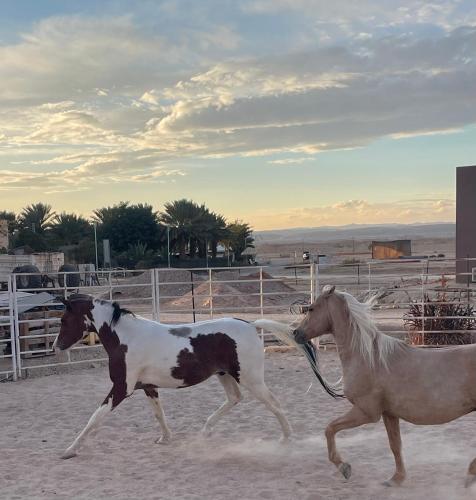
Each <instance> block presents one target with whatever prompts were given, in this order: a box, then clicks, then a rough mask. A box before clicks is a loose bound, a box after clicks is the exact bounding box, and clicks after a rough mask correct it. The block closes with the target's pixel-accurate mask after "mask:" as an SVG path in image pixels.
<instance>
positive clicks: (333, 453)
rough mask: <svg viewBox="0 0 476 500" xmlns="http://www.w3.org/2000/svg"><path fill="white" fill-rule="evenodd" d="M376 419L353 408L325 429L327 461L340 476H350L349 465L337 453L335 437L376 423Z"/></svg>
mask: <svg viewBox="0 0 476 500" xmlns="http://www.w3.org/2000/svg"><path fill="white" fill-rule="evenodd" d="M377 420H378V418H377V419H372V418H370V417H369V416H368V415H366V414H365V413H364V412H363V411H362V410H361V409H360V408H358V407H357V406H353V407H352V408H351V409H350V410H349V411H348V412H347V413H346V414H345V415H342V416H341V417H339V418H336V419H335V420H333V421H332V422H331V423H330V424H329V425H328V426H327V427H326V439H327V451H328V453H329V460H330V461H331V462H332V463H333V464H334V465H335V466H336V467H337V468H338V469H339V471H340V472H341V473H342V475H343V476H344V477H345V478H346V479H349V478H350V476H351V474H352V468H351V466H350V464H348V463H346V462H343V461H342V458H341V456H340V454H339V452H338V451H337V447H336V440H335V435H336V434H337V433H338V432H340V431H342V430H344V429H352V428H354V427H359V426H360V425H364V424H369V423H371V422H376V421H377Z"/></svg>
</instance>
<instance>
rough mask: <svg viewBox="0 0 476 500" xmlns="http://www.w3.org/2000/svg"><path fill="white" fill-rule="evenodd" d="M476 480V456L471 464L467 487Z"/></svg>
mask: <svg viewBox="0 0 476 500" xmlns="http://www.w3.org/2000/svg"><path fill="white" fill-rule="evenodd" d="M475 481H476V458H475V459H474V460H473V461H472V462H471V463H470V464H469V467H468V474H467V476H466V482H465V484H464V485H465V487H466V488H468V487H469V486H471V485H472V484H473V483H474V482H475Z"/></svg>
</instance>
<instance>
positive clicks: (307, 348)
mask: <svg viewBox="0 0 476 500" xmlns="http://www.w3.org/2000/svg"><path fill="white" fill-rule="evenodd" d="M252 325H254V326H255V327H256V328H262V329H263V330H268V331H270V332H272V333H273V334H274V336H275V337H276V338H277V339H279V340H280V341H281V342H283V343H284V344H286V345H288V346H291V347H296V348H297V349H298V350H300V351H302V352H303V353H304V355H305V356H306V359H307V360H308V362H309V364H310V365H311V368H312V371H313V372H314V375H315V376H316V377H317V379H318V380H319V382H320V384H321V385H322V387H323V388H324V390H325V391H326V392H327V393H328V394H330V395H331V396H332V397H333V398H343V397H344V395H343V394H340V393H338V392H337V391H336V390H335V388H334V387H333V386H332V385H331V384H330V383H329V382H327V380H326V379H325V378H324V377H323V376H322V375H321V372H320V370H319V361H318V358H317V350H316V348H315V346H314V344H313V343H312V342H310V341H308V342H306V343H305V344H298V343H297V342H296V341H295V340H294V337H293V335H292V333H293V330H294V328H293V327H292V326H290V325H286V324H284V323H279V322H278V321H272V320H270V319H258V320H256V321H254V322H253V323H252Z"/></svg>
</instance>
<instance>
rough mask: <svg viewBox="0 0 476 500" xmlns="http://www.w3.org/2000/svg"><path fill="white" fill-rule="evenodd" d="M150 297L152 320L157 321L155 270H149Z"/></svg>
mask: <svg viewBox="0 0 476 500" xmlns="http://www.w3.org/2000/svg"><path fill="white" fill-rule="evenodd" d="M150 295H151V301H152V304H151V309H152V319H153V320H154V321H157V299H156V296H155V268H152V269H151V270H150Z"/></svg>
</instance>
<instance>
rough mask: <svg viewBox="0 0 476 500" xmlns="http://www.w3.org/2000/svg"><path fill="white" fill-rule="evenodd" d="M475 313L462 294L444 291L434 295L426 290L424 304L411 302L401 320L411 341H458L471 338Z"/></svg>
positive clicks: (452, 343) (438, 343)
mask: <svg viewBox="0 0 476 500" xmlns="http://www.w3.org/2000/svg"><path fill="white" fill-rule="evenodd" d="M475 316H476V310H475V308H474V307H473V306H472V305H471V304H469V303H465V302H463V299H462V298H461V296H453V297H450V298H448V294H447V292H446V291H443V292H439V293H438V294H437V295H436V298H434V299H432V298H431V297H430V296H429V295H428V294H425V296H424V298H423V304H422V303H414V304H412V305H411V306H410V309H409V311H408V312H407V313H406V314H405V315H404V317H403V321H404V324H405V328H406V329H407V330H408V337H409V341H410V343H411V344H415V345H421V344H426V345H457V344H470V343H471V342H472V333H471V330H474V329H476V319H475Z"/></svg>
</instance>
